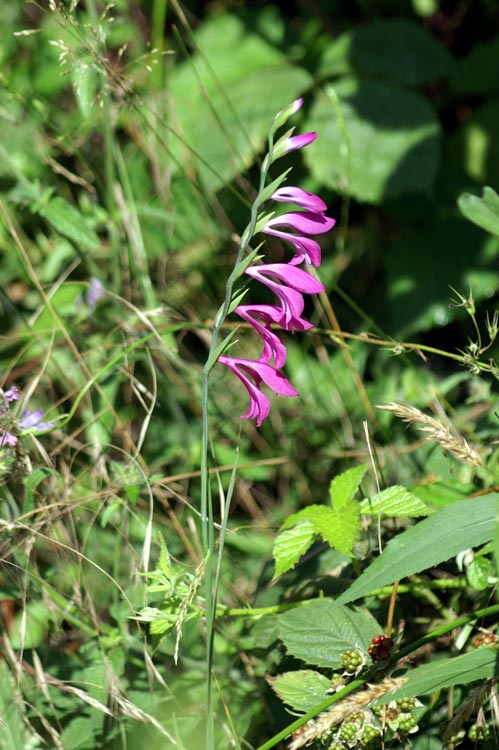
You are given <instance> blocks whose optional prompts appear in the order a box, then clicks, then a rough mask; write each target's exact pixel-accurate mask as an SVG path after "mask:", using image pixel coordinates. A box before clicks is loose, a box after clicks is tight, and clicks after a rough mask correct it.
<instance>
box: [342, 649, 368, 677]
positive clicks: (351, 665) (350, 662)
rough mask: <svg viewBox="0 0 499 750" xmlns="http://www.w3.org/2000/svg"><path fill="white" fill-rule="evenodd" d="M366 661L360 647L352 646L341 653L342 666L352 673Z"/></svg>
mask: <svg viewBox="0 0 499 750" xmlns="http://www.w3.org/2000/svg"><path fill="white" fill-rule="evenodd" d="M363 663H364V659H363V657H362V654H361V653H360V651H359V649H358V648H350V649H348V650H347V651H344V652H343V653H342V655H341V666H342V667H343V669H345V670H346V671H347V672H351V673H352V674H353V673H354V672H356V671H357V669H358V667H361V666H362V665H363Z"/></svg>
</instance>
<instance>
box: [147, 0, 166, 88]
mask: <svg viewBox="0 0 499 750" xmlns="http://www.w3.org/2000/svg"><path fill="white" fill-rule="evenodd" d="M167 11H168V0H154V2H153V5H152V16H151V45H152V48H153V49H157V50H158V52H159V53H160V58H159V62H158V64H157V65H156V66H155V68H154V69H153V72H152V80H153V82H154V86H155V88H156V89H160V88H161V87H162V86H163V76H164V69H163V68H164V66H163V55H162V52H163V51H164V49H165V36H164V31H165V21H166V14H167Z"/></svg>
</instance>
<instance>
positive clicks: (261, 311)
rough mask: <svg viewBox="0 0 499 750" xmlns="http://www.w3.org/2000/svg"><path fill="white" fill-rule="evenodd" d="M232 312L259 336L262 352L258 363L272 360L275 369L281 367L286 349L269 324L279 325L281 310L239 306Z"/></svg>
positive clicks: (284, 359) (268, 307) (267, 306)
mask: <svg viewBox="0 0 499 750" xmlns="http://www.w3.org/2000/svg"><path fill="white" fill-rule="evenodd" d="M234 312H235V313H236V314H237V315H239V316H240V317H241V318H243V320H246V321H247V322H248V323H250V325H252V326H253V328H254V329H255V331H256V332H257V333H258V334H259V335H260V336H261V338H262V341H263V351H262V354H261V356H260V361H261V362H269V361H270V360H271V359H273V360H274V363H275V366H276V367H278V368H279V367H282V366H283V365H284V363H285V362H286V347H285V346H284V344H283V343H282V341H281V340H280V338H279V336H278V335H277V334H276V333H274V331H272V329H271V328H270V323H280V321H281V318H282V310H281V309H280V308H279V307H274V306H272V305H239V307H236V309H235V310H234ZM260 321H262V322H260Z"/></svg>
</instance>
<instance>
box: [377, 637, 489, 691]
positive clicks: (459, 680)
mask: <svg viewBox="0 0 499 750" xmlns="http://www.w3.org/2000/svg"><path fill="white" fill-rule="evenodd" d="M498 676H499V652H498V651H496V650H495V649H491V648H480V649H478V650H476V651H471V652H470V653H468V654H461V655H460V656H454V657H452V658H448V659H440V660H438V661H432V662H431V663H430V664H422V665H421V666H420V667H416V668H415V669H413V670H411V671H410V672H407V674H405V675H404V677H406V678H408V681H407V682H406V683H405V685H403V686H402V687H401V688H399V690H397V691H396V692H394V693H388V694H387V695H386V696H385V697H384V698H383V699H380V700H379V701H378V704H381V703H388V702H389V701H393V700H399V699H400V698H410V697H412V696H413V695H425V693H431V692H433V691H434V690H441V689H443V688H446V687H450V686H451V685H466V684H468V683H469V682H475V680H487V679H490V678H491V677H498Z"/></svg>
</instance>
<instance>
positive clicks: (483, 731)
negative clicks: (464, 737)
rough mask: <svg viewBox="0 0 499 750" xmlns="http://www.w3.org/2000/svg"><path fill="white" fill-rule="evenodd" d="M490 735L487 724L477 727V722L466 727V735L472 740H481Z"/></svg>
mask: <svg viewBox="0 0 499 750" xmlns="http://www.w3.org/2000/svg"><path fill="white" fill-rule="evenodd" d="M489 736H490V729H489V727H488V726H486V725H485V726H483V727H479V726H478V725H477V724H472V725H471V726H470V728H469V729H468V737H469V739H470V740H472V741H473V742H483V740H486V739H488V738H489Z"/></svg>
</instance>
